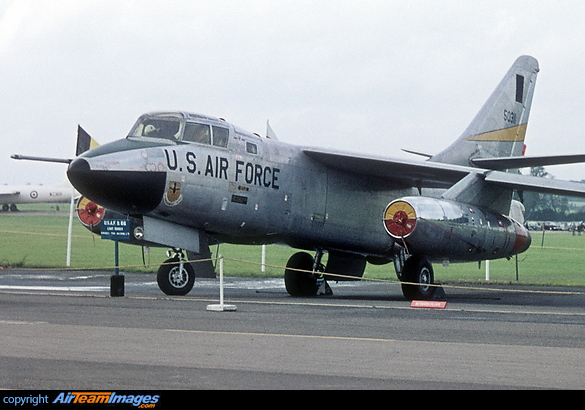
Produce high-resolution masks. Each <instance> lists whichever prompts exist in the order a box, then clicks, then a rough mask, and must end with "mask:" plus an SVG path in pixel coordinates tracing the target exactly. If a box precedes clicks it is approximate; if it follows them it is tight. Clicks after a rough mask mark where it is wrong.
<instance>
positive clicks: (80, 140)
mask: <svg viewBox="0 0 585 410" xmlns="http://www.w3.org/2000/svg"><path fill="white" fill-rule="evenodd" d="M98 145H99V144H98V143H97V142H96V141H95V140H94V139H93V138H91V137H90V136H89V134H88V133H87V132H85V130H84V129H83V128H81V127H78V129H77V147H76V153H75V155H76V156H77V155H80V154H81V153H83V152H85V151H87V150H89V149H91V148H95V147H97V146H98ZM12 158H15V159H19V156H18V155H14V156H12ZM29 159H33V160H34V159H38V158H37V157H30V158H29ZM42 161H43V162H57V163H64V164H69V163H70V162H71V161H70V160H67V159H65V160H64V159H61V158H46V157H43V158H42ZM72 196H74V197H78V196H79V193H78V192H77V191H75V190H74V189H73V186H72V185H71V184H70V183H69V181H63V182H62V183H60V184H57V185H47V186H45V185H31V184H27V185H0V204H1V205H2V211H5V212H6V211H9V210H10V211H18V208H17V207H16V205H19V204H30V203H45V202H71V197H72Z"/></svg>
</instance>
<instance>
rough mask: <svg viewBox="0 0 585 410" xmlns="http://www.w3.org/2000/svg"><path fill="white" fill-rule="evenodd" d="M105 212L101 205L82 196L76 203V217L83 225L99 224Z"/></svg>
mask: <svg viewBox="0 0 585 410" xmlns="http://www.w3.org/2000/svg"><path fill="white" fill-rule="evenodd" d="M105 212H106V210H105V209H104V208H103V207H101V206H99V205H98V204H96V203H95V202H92V201H90V200H89V199H87V198H84V197H81V198H80V199H79V202H78V203H77V217H78V218H79V220H80V221H81V223H82V224H84V225H85V226H95V225H97V224H99V223H100V221H101V220H102V218H103V217H104V214H105Z"/></svg>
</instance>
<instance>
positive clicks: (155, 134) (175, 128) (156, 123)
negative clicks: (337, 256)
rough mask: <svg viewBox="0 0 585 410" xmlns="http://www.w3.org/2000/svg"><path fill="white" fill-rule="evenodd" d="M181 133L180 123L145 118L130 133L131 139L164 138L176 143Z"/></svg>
mask: <svg viewBox="0 0 585 410" xmlns="http://www.w3.org/2000/svg"><path fill="white" fill-rule="evenodd" d="M180 132H181V123H180V121H173V120H161V119H157V118H146V119H145V120H144V121H142V122H141V123H139V124H138V125H137V126H136V127H135V128H134V132H133V133H132V136H133V137H149V138H164V139H168V140H173V141H176V140H177V139H178V138H179V136H180Z"/></svg>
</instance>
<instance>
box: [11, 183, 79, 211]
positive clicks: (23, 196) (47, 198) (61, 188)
mask: <svg viewBox="0 0 585 410" xmlns="http://www.w3.org/2000/svg"><path fill="white" fill-rule="evenodd" d="M74 192H75V191H74V190H73V187H72V186H71V184H70V183H69V182H68V181H64V182H62V183H60V184H57V185H33V184H26V185H0V204H2V211H4V212H6V211H18V208H17V206H16V205H20V204H32V203H45V202H51V203H53V202H63V203H65V202H67V203H69V202H71V196H72V195H73V194H74ZM76 195H77V194H76Z"/></svg>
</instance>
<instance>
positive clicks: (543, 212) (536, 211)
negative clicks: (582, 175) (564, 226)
mask: <svg viewBox="0 0 585 410" xmlns="http://www.w3.org/2000/svg"><path fill="white" fill-rule="evenodd" d="M530 175H532V176H537V177H542V178H554V175H552V174H550V173H549V172H548V171H546V170H545V168H544V167H533V168H530ZM579 182H581V183H585V180H583V179H582V180H581V181H579ZM521 197H522V198H521V201H522V203H523V204H524V207H525V208H526V213H525V215H524V219H525V220H527V221H528V220H532V221H565V222H572V221H585V199H581V198H570V197H566V196H559V195H551V194H540V193H537V192H524V193H523V194H522V195H521Z"/></svg>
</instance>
